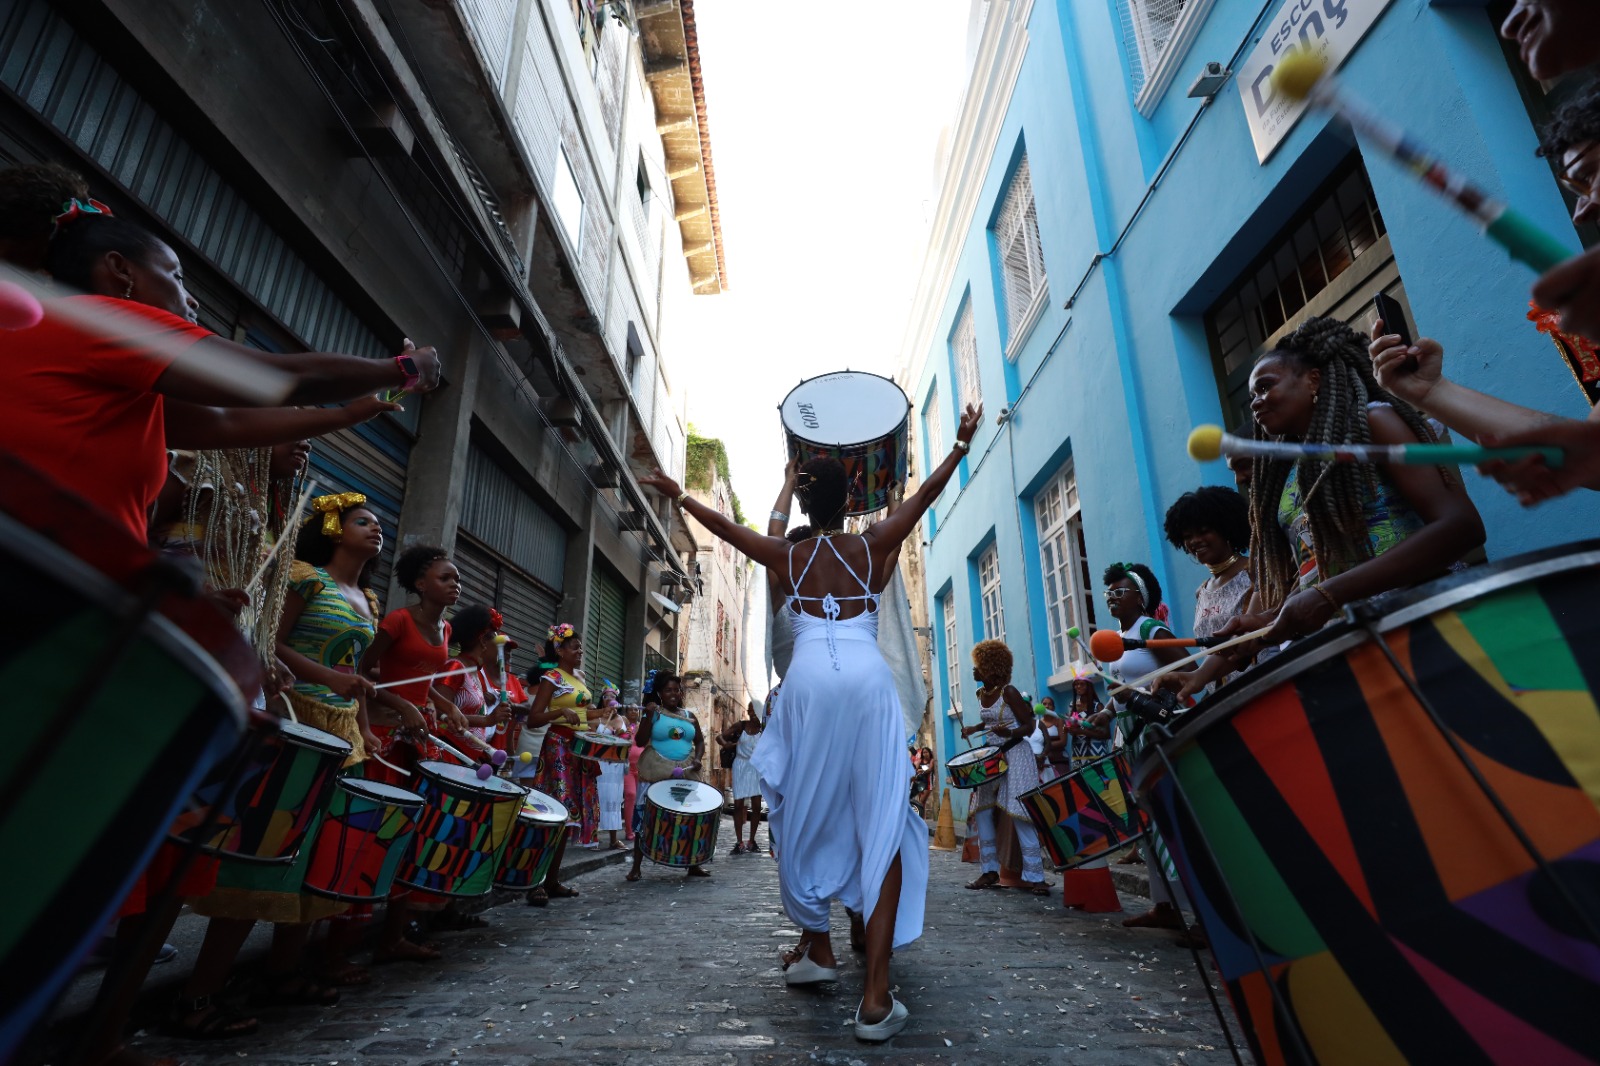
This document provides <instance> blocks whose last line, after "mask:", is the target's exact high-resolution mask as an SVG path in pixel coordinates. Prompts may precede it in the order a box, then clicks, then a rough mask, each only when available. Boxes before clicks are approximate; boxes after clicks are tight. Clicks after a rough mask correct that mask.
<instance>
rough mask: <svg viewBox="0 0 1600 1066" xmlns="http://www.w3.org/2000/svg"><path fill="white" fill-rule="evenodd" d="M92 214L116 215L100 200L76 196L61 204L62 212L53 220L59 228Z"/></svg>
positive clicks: (103, 216) (109, 216)
mask: <svg viewBox="0 0 1600 1066" xmlns="http://www.w3.org/2000/svg"><path fill="white" fill-rule="evenodd" d="M90 215H99V216H101V217H102V218H115V217H116V216H115V215H113V214H112V213H111V208H109V207H107V206H106V205H105V204H103V203H101V202H100V201H99V200H89V201H88V202H84V201H83V200H79V199H77V198H76V197H74V198H73V199H71V200H68V201H67V202H66V203H64V204H62V205H61V213H60V214H59V215H57V216H56V217H55V218H54V219H52V220H51V221H52V222H53V223H54V225H55V228H56V229H57V230H59V229H60V228H61V227H62V226H65V225H66V224H67V223H69V222H76V221H78V220H79V219H80V218H88V217H89V216H90Z"/></svg>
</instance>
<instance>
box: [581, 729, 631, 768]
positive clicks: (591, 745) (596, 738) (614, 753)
mask: <svg viewBox="0 0 1600 1066" xmlns="http://www.w3.org/2000/svg"><path fill="white" fill-rule="evenodd" d="M567 746H568V747H569V748H570V749H571V750H572V754H574V755H576V756H577V757H578V758H580V759H588V760H589V761H591V762H602V763H605V762H620V763H625V762H627V761H628V748H629V747H631V746H632V742H631V741H628V740H624V739H623V738H621V737H614V736H611V735H610V734H609V733H591V732H583V733H574V734H573V735H572V740H571V741H569V742H568V745H567Z"/></svg>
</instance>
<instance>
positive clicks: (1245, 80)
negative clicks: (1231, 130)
mask: <svg viewBox="0 0 1600 1066" xmlns="http://www.w3.org/2000/svg"><path fill="white" fill-rule="evenodd" d="M1390 2H1391V0H1286V3H1285V4H1284V5H1283V6H1282V7H1281V8H1279V9H1278V13H1277V14H1276V15H1275V16H1273V19H1272V21H1271V22H1269V23H1267V25H1266V30H1265V32H1264V33H1263V34H1262V36H1261V40H1260V41H1259V42H1257V44H1256V47H1255V51H1253V52H1251V53H1250V58H1249V59H1247V60H1245V62H1244V66H1242V67H1240V68H1239V72H1238V73H1237V74H1235V75H1234V79H1233V80H1234V81H1235V82H1236V83H1237V84H1238V86H1239V100H1240V102H1241V103H1243V104H1244V117H1245V121H1246V122H1248V123H1249V124H1250V139H1251V140H1252V141H1254V142H1255V146H1256V159H1257V160H1259V161H1260V162H1262V163H1265V162H1266V161H1267V160H1268V159H1269V158H1270V157H1271V156H1272V153H1273V152H1274V151H1276V150H1277V147H1278V144H1279V143H1280V142H1281V141H1282V140H1283V139H1284V138H1285V137H1287V136H1288V135H1289V131H1290V130H1292V129H1294V124H1295V123H1296V122H1298V121H1299V120H1300V116H1301V115H1302V114H1304V113H1305V110H1306V104H1305V101H1303V100H1291V99H1289V98H1288V97H1285V96H1281V95H1279V94H1278V93H1276V92H1274V91H1273V89H1272V68H1273V67H1275V66H1277V64H1278V60H1279V59H1281V58H1282V57H1283V54H1284V53H1285V52H1287V51H1288V50H1289V49H1290V48H1293V47H1294V46H1295V45H1297V44H1304V45H1308V46H1310V47H1312V48H1315V49H1316V50H1317V51H1319V52H1321V53H1322V56H1323V58H1324V59H1326V60H1327V62H1328V69H1329V70H1336V69H1338V67H1339V64H1341V63H1343V62H1344V60H1345V57H1346V56H1348V55H1349V54H1350V53H1351V52H1353V51H1355V47H1356V45H1358V44H1360V43H1361V38H1363V37H1365V36H1366V35H1367V31H1368V30H1370V29H1371V28H1372V24H1373V23H1375V22H1377V21H1378V16H1379V15H1381V14H1383V10H1384V8H1386V7H1388V6H1389V4H1390Z"/></svg>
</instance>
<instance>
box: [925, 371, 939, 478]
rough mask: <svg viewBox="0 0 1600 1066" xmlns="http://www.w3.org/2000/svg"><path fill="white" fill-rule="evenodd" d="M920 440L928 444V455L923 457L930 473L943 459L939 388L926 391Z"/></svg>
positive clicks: (934, 387)
mask: <svg viewBox="0 0 1600 1066" xmlns="http://www.w3.org/2000/svg"><path fill="white" fill-rule="evenodd" d="M922 439H923V440H925V441H926V442H927V444H928V454H927V455H925V456H924V457H923V462H924V463H926V464H927V469H928V470H929V471H930V472H931V471H932V470H933V468H934V467H936V466H938V465H939V462H940V461H941V460H942V459H944V423H943V420H942V418H941V416H940V414H939V386H938V384H937V383H935V384H934V386H933V388H931V389H929V390H928V402H927V403H925V404H923V405H922Z"/></svg>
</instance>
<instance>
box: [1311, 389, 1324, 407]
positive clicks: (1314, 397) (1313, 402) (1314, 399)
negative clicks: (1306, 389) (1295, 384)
mask: <svg viewBox="0 0 1600 1066" xmlns="http://www.w3.org/2000/svg"><path fill="white" fill-rule="evenodd" d="M1321 395H1322V394H1321V393H1320V392H1313V393H1312V394H1311V406H1312V407H1315V406H1317V397H1318V396H1321Z"/></svg>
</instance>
